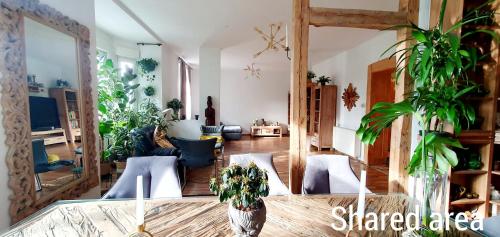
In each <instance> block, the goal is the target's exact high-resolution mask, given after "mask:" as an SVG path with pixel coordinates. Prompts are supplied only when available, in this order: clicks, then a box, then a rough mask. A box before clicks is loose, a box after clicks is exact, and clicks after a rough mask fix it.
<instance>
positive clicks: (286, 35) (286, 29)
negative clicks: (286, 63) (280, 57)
mask: <svg viewBox="0 0 500 237" xmlns="http://www.w3.org/2000/svg"><path fill="white" fill-rule="evenodd" d="M285 39H286V40H285V43H286V45H285V47H287V48H288V24H286V25H285Z"/></svg>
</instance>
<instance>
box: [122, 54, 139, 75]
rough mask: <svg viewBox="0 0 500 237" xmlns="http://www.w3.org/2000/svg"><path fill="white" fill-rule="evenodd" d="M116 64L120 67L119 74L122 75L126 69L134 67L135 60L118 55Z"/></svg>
mask: <svg viewBox="0 0 500 237" xmlns="http://www.w3.org/2000/svg"><path fill="white" fill-rule="evenodd" d="M118 65H119V68H120V75H121V76H123V75H125V72H127V70H129V69H132V70H133V69H134V67H135V62H134V60H132V59H129V58H122V57H120V58H119V59H118Z"/></svg>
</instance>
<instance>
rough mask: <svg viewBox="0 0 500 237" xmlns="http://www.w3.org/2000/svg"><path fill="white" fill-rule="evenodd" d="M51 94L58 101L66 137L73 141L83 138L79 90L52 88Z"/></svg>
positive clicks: (60, 118)
mask: <svg viewBox="0 0 500 237" xmlns="http://www.w3.org/2000/svg"><path fill="white" fill-rule="evenodd" d="M49 96H50V97H52V98H54V99H56V101H57V110H58V113H59V120H60V121H61V127H62V128H63V129H64V131H65V133H66V139H67V140H68V141H70V142H71V143H74V142H75V141H76V140H81V129H80V97H79V95H78V90H75V89H69V88H50V89H49ZM89 96H90V95H89Z"/></svg>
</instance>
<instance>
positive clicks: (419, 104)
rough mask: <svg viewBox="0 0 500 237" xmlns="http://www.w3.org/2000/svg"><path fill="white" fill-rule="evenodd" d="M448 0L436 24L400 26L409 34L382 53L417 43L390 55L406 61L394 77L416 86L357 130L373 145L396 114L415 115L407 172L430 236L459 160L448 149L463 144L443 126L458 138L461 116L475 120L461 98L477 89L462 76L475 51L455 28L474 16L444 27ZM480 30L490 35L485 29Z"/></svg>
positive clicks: (376, 110)
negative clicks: (417, 131)
mask: <svg viewBox="0 0 500 237" xmlns="http://www.w3.org/2000/svg"><path fill="white" fill-rule="evenodd" d="M446 2H447V1H446V0H444V1H443V3H442V5H441V12H440V16H439V23H438V25H437V26H435V27H433V28H431V29H428V30H426V29H421V28H419V27H417V26H416V25H414V24H412V25H408V26H398V27H408V28H410V29H411V31H412V37H411V38H410V39H406V40H403V41H400V42H398V43H396V44H394V45H393V46H391V47H390V48H389V49H388V50H386V52H387V51H389V50H390V49H393V48H396V47H397V46H399V45H401V44H403V43H404V42H406V41H409V40H410V41H413V42H415V43H414V44H413V45H411V46H410V47H405V48H404V49H401V50H399V51H396V53H394V54H392V55H391V57H394V56H395V55H396V54H397V53H400V55H401V56H400V57H399V58H397V62H398V65H399V64H400V63H401V62H403V61H407V63H406V64H405V65H403V66H402V67H399V68H398V69H397V72H396V78H398V77H399V75H400V74H401V73H402V72H403V70H406V72H407V73H408V75H409V76H410V77H411V79H412V80H413V82H414V83H415V87H414V89H413V91H411V92H410V93H408V95H407V97H406V98H405V99H404V100H403V101H401V102H397V103H387V102H380V103H377V104H375V105H374V106H373V108H372V110H371V111H370V112H369V113H368V114H366V115H365V116H364V117H363V118H362V120H361V124H360V127H359V128H358V130H357V135H358V136H359V137H360V139H361V141H362V142H364V143H368V144H373V143H374V142H375V141H376V140H377V138H378V137H379V135H380V134H381V133H382V131H383V130H384V129H385V128H388V127H390V126H391V124H392V122H394V121H395V120H396V119H397V118H398V117H401V116H413V117H414V118H416V119H417V121H418V123H419V125H420V126H421V127H422V131H421V141H420V142H419V144H418V145H417V147H416V149H415V151H414V153H413V155H412V157H411V160H410V162H409V164H408V166H407V171H408V173H409V175H411V176H414V177H415V178H416V179H417V183H420V184H422V187H423V189H424V192H423V193H421V194H419V195H421V196H419V197H417V199H418V200H419V201H420V205H419V206H420V208H421V211H420V213H421V215H422V216H421V218H420V220H421V223H422V226H423V227H424V228H422V232H421V234H423V235H424V236H426V235H428V234H429V231H428V229H426V228H425V227H426V226H427V227H428V226H429V224H430V222H431V221H432V218H431V214H432V212H441V214H444V206H442V205H441V206H440V204H441V203H445V202H446V201H447V200H444V198H445V197H446V188H443V187H445V185H446V184H447V182H446V177H447V172H448V169H449V168H450V167H454V166H456V165H457V163H458V159H457V155H456V153H455V151H454V150H452V149H451V148H458V149H460V148H462V145H461V144H460V142H459V141H458V139H455V137H454V136H452V135H451V134H450V133H447V132H445V130H444V127H445V126H444V125H445V124H448V125H451V126H452V127H453V130H454V134H455V136H456V135H458V134H460V132H461V130H462V126H461V123H460V120H461V119H465V120H466V121H467V124H470V123H473V122H474V120H475V118H476V116H475V112H474V109H473V107H472V106H470V105H469V104H467V103H466V102H465V99H464V98H465V97H466V96H467V95H468V94H470V93H471V92H472V91H473V90H474V89H477V86H476V85H475V84H474V83H473V82H471V81H469V80H468V78H467V76H466V71H467V70H473V69H474V68H475V66H476V63H477V57H476V51H475V50H474V49H471V48H466V47H465V46H463V45H461V44H460V42H461V39H462V38H464V37H468V36H470V34H469V33H467V34H464V35H457V34H456V33H454V31H455V30H456V29H458V28H460V27H461V26H463V25H465V24H467V23H469V22H471V21H473V20H474V19H477V17H475V16H472V17H470V16H466V17H464V19H462V20H461V21H458V22H457V23H455V24H454V25H452V26H451V27H450V28H449V29H448V30H445V29H443V18H444V9H445V8H446ZM479 18H480V17H479ZM481 32H485V33H490V34H492V35H493V34H494V33H493V32H489V31H481ZM494 37H496V35H495V36H494ZM386 52H384V54H385V53H386ZM438 197H439V198H438ZM440 198H441V199H440ZM438 199H440V200H438Z"/></svg>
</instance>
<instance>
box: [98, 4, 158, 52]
mask: <svg viewBox="0 0 500 237" xmlns="http://www.w3.org/2000/svg"><path fill="white" fill-rule="evenodd" d="M95 18H96V26H97V27H98V28H100V29H101V30H103V31H105V32H107V33H109V34H111V35H113V36H115V37H117V38H120V39H124V40H127V41H131V42H156V41H157V40H156V39H155V38H154V37H153V36H151V35H150V34H149V33H148V32H147V31H146V30H145V29H144V28H143V27H142V26H141V25H139V24H138V23H137V22H136V21H134V20H133V19H132V18H131V17H130V16H129V15H128V14H127V13H125V12H124V11H123V10H122V9H121V8H120V7H119V6H118V5H116V4H115V3H114V2H113V1H112V0H96V1H95Z"/></svg>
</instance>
